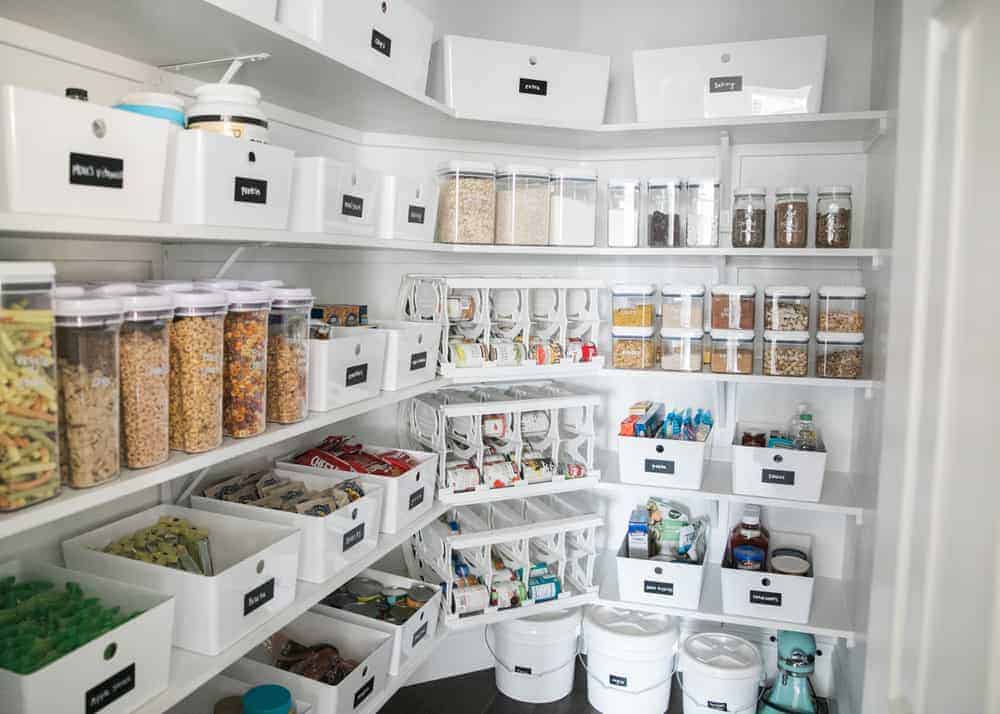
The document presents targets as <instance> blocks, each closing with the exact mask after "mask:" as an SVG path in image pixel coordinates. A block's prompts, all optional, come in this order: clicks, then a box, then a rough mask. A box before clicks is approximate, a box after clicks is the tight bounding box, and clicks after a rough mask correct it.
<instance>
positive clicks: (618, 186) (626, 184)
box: [608, 178, 639, 248]
mask: <svg viewBox="0 0 1000 714" xmlns="http://www.w3.org/2000/svg"><path fill="white" fill-rule="evenodd" d="M638 245H639V181H637V180H636V179H628V178H613V179H610V180H609V181H608V246H609V247H611V248H636V247H638Z"/></svg>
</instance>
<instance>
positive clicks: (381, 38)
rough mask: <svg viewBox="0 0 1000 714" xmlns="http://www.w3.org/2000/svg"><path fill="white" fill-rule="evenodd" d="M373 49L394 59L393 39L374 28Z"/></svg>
mask: <svg viewBox="0 0 1000 714" xmlns="http://www.w3.org/2000/svg"><path fill="white" fill-rule="evenodd" d="M372 49H373V50H375V51H376V52H378V53H379V54H383V55H385V56H386V57H392V39H391V38H389V37H387V36H385V35H383V34H382V33H381V32H379V31H378V30H376V29H375V28H374V27H373V28H372Z"/></svg>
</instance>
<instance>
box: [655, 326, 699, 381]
mask: <svg viewBox="0 0 1000 714" xmlns="http://www.w3.org/2000/svg"><path fill="white" fill-rule="evenodd" d="M704 336H705V333H704V332H703V331H702V329H701V328H700V327H690V328H685V327H664V328H663V329H661V330H660V340H661V347H660V350H661V358H660V366H661V367H662V368H663V369H665V370H667V371H670V372H700V371H701V369H702V363H703V339H704Z"/></svg>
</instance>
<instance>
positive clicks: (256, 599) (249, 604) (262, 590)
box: [243, 578, 274, 617]
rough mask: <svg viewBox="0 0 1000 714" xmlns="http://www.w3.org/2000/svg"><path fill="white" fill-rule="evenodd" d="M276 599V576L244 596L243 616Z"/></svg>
mask: <svg viewBox="0 0 1000 714" xmlns="http://www.w3.org/2000/svg"><path fill="white" fill-rule="evenodd" d="M272 600H274V578H271V579H270V580H268V581H267V582H266V583H264V584H263V585H260V586H258V587H255V588H254V589H253V590H251V591H250V592H248V593H247V594H246V595H244V596H243V617H246V616H247V615H249V614H250V613H251V612H253V611H254V610H256V609H257V608H259V607H261V606H262V605H265V604H267V603H269V602H271V601H272Z"/></svg>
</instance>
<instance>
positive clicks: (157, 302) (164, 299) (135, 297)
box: [118, 290, 174, 322]
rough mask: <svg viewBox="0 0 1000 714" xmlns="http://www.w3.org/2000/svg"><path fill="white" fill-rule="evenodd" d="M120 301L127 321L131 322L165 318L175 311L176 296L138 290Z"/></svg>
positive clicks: (122, 297)
mask: <svg viewBox="0 0 1000 714" xmlns="http://www.w3.org/2000/svg"><path fill="white" fill-rule="evenodd" d="M118 299H119V300H121V303H122V310H123V311H124V312H125V320H126V321H129V322H132V321H137V320H142V319H146V320H149V319H152V318H155V317H163V316H165V315H168V314H170V313H173V311H174V296H173V294H171V293H155V292H153V291H152V290H138V291H136V292H135V293H133V294H132V295H122V296H120V297H119V298H118Z"/></svg>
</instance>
